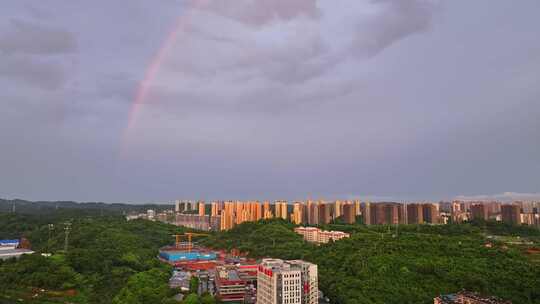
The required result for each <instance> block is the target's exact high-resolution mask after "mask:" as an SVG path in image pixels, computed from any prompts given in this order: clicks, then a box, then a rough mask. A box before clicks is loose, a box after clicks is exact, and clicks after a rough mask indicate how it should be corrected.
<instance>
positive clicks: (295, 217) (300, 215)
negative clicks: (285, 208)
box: [291, 202, 306, 225]
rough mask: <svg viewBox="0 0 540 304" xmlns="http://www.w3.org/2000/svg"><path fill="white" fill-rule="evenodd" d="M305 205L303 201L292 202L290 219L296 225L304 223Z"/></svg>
mask: <svg viewBox="0 0 540 304" xmlns="http://www.w3.org/2000/svg"><path fill="white" fill-rule="evenodd" d="M305 211H306V206H305V205H304V204H303V203H300V202H296V203H294V204H293V213H292V218H291V221H292V222H293V223H295V224H297V225H302V224H305V223H306V219H305V213H306V212H305Z"/></svg>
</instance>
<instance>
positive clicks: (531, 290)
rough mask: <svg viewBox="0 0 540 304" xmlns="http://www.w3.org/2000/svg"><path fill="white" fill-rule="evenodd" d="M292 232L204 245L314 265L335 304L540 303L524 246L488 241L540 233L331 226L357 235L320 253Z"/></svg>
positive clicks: (233, 233)
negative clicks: (470, 298)
mask: <svg viewBox="0 0 540 304" xmlns="http://www.w3.org/2000/svg"><path fill="white" fill-rule="evenodd" d="M293 228H294V226H293V225H292V224H290V223H287V222H285V221H281V220H272V221H268V222H266V221H260V222H257V223H244V224H242V225H239V226H237V227H236V228H234V229H232V230H230V231H227V232H221V233H218V234H215V235H213V236H212V237H210V238H208V239H206V240H205V243H206V244H207V245H208V246H212V247H215V248H227V249H231V248H237V249H239V250H241V251H242V252H244V253H246V254H248V255H250V256H252V257H257V258H261V257H274V258H283V259H304V260H306V261H310V262H312V263H315V264H317V265H318V271H319V288H320V289H321V290H322V291H323V292H324V293H325V295H326V296H328V297H329V298H330V299H331V301H332V302H333V303H346V304H353V303H366V304H367V303H381V304H382V303H387V304H390V303H396V304H397V303H411V304H412V303H433V298H434V297H436V296H438V295H440V294H448V293H453V292H457V291H460V290H469V291H476V292H480V293H482V294H486V295H494V296H497V297H500V298H502V299H505V300H511V301H512V302H513V303H540V289H539V288H538V286H540V264H538V263H535V262H533V261H532V260H531V259H530V258H529V257H528V256H526V255H525V254H524V252H523V248H521V247H519V246H513V245H507V244H505V243H503V242H500V241H497V240H493V239H488V238H486V234H489V233H501V234H505V235H517V236H521V237H528V238H529V237H530V238H531V239H536V240H537V239H538V236H539V235H540V231H538V230H537V229H532V228H522V227H506V226H504V225H502V224H498V223H472V224H459V225H458V224H454V225H438V226H430V225H402V226H399V227H395V226H392V227H389V226H369V227H366V226H363V225H326V226H324V227H322V228H325V229H334V230H342V231H347V232H350V233H352V235H351V237H350V238H349V239H342V240H339V241H337V242H335V243H329V244H325V245H321V246H317V245H313V244H310V243H306V242H304V241H303V239H302V238H301V237H300V236H299V235H297V234H296V233H294V232H293ZM396 228H397V229H396Z"/></svg>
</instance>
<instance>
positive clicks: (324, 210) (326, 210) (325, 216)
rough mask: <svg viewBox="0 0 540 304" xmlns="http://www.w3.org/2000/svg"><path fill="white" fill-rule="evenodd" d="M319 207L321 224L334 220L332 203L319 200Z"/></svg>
mask: <svg viewBox="0 0 540 304" xmlns="http://www.w3.org/2000/svg"><path fill="white" fill-rule="evenodd" d="M317 207H318V209H319V212H318V213H319V225H322V224H329V223H330V222H331V221H332V210H331V205H330V204H327V203H326V202H319V204H318V205H317Z"/></svg>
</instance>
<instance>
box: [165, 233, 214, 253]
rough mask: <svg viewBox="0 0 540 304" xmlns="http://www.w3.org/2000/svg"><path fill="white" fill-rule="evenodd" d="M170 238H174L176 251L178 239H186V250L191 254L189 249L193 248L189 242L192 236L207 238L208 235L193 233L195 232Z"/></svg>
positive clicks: (178, 246)
mask: <svg viewBox="0 0 540 304" xmlns="http://www.w3.org/2000/svg"><path fill="white" fill-rule="evenodd" d="M172 236H174V237H175V238H176V242H175V246H176V248H177V249H180V244H181V242H180V239H181V238H183V237H185V238H187V244H186V249H187V251H188V252H191V249H192V248H193V243H192V242H191V239H192V237H193V236H208V234H206V233H195V232H185V233H183V234H173V235H172Z"/></svg>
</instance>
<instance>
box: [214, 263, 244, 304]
mask: <svg viewBox="0 0 540 304" xmlns="http://www.w3.org/2000/svg"><path fill="white" fill-rule="evenodd" d="M216 289H217V293H216V295H217V297H218V299H219V300H220V301H221V302H244V299H245V296H246V281H245V280H243V279H242V278H241V277H240V274H239V272H238V268H237V267H236V266H234V265H225V266H218V267H216Z"/></svg>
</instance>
